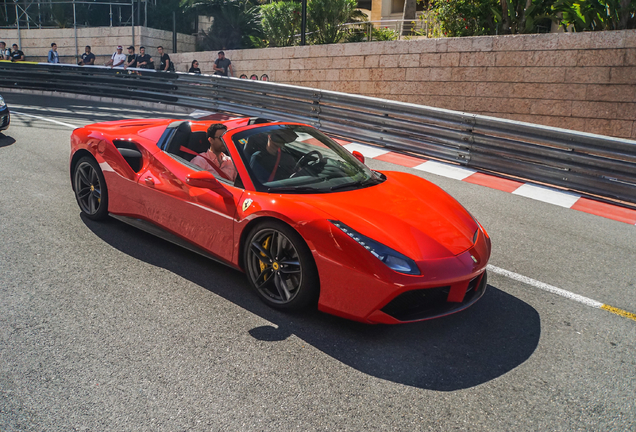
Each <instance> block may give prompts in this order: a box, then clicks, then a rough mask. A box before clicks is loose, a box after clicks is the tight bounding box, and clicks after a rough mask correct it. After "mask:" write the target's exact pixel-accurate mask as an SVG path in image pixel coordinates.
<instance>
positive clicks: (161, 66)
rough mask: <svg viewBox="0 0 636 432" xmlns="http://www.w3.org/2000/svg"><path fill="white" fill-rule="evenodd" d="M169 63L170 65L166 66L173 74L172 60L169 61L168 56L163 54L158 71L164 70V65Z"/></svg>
mask: <svg viewBox="0 0 636 432" xmlns="http://www.w3.org/2000/svg"><path fill="white" fill-rule="evenodd" d="M168 62H170V65H169V66H168V71H170V72H173V71H174V65H173V64H172V60H170V56H169V55H168V54H164V55H162V56H161V63H160V64H159V69H160V70H162V71H165V70H166V63H168Z"/></svg>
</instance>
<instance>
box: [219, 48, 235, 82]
mask: <svg viewBox="0 0 636 432" xmlns="http://www.w3.org/2000/svg"><path fill="white" fill-rule="evenodd" d="M228 71H229V72H230V73H229V74H228ZM214 75H221V76H232V75H234V72H233V71H232V62H231V61H230V59H229V58H225V53H224V52H223V51H219V58H217V59H216V60H214Z"/></svg>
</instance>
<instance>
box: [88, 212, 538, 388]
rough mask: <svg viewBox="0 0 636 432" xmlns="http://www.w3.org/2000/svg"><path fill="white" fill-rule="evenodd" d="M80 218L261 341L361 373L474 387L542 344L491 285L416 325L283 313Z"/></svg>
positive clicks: (189, 262)
mask: <svg viewBox="0 0 636 432" xmlns="http://www.w3.org/2000/svg"><path fill="white" fill-rule="evenodd" d="M82 219H83V221H84V223H85V225H86V226H87V227H88V228H89V229H90V230H91V231H92V232H93V233H95V234H96V235H97V236H98V237H100V238H101V239H102V240H103V241H105V242H106V243H108V244H109V245H110V246H112V247H114V248H115V249H117V250H119V251H121V252H123V253H125V254H127V255H129V256H132V257H134V258H136V259H139V260H142V261H144V262H146V263H149V264H152V265H154V266H157V267H161V268H164V269H166V270H169V271H171V272H173V273H174V274H177V275H179V276H181V277H183V278H185V279H187V280H190V281H191V282H193V283H195V284H197V285H199V286H201V287H203V288H205V289H207V290H209V291H210V292H213V293H214V294H217V295H219V296H221V297H223V298H225V299H226V300H228V301H231V302H233V303H235V304H236V305H238V306H240V307H242V308H244V309H246V310H248V311H249V312H251V313H254V314H256V315H258V316H260V317H262V318H264V319H265V320H267V321H269V322H270V323H273V325H271V326H270V325H266V326H261V327H256V328H253V329H251V330H250V331H249V333H250V335H251V336H252V337H254V338H255V339H258V340H260V341H271V342H275V341H281V340H284V339H286V338H288V337H289V336H290V335H295V336H297V337H298V338H300V339H302V340H304V341H305V342H307V343H308V344H310V345H312V346H313V347H315V348H317V349H319V350H321V351H323V352H324V353H326V354H327V355H330V356H332V357H333V358H335V359H337V360H339V361H341V362H342V363H344V364H346V365H348V366H350V367H352V368H354V369H357V370H359V371H360V372H363V373H366V374H369V375H371V376H374V377H377V378H381V379H385V380H389V381H392V382H395V383H401V384H405V385H408V386H413V387H418V388H424V389H430V390H438V391H453V390H459V389H466V388H470V387H474V386H477V385H479V384H483V383H485V382H487V381H490V380H492V379H494V378H497V377H499V376H501V375H503V374H505V373H507V372H509V371H511V370H512V369H514V368H516V367H517V366H519V365H520V364H522V363H523V362H524V361H526V360H527V359H528V358H529V357H530V356H531V355H532V353H533V352H534V350H535V349H536V347H537V345H538V343H539V337H540V334H541V320H540V317H539V314H538V312H537V311H536V310H535V309H534V308H532V307H531V306H530V305H528V304H527V303H525V302H523V301H521V300H519V299H517V298H515V297H513V296H511V295H509V294H507V293H505V292H503V291H501V290H499V289H497V288H496V287H495V286H492V285H489V286H488V288H487V290H486V294H485V295H484V297H483V298H482V299H481V300H480V301H478V302H477V303H476V304H475V305H473V306H472V307H470V308H468V309H467V310H465V311H463V312H460V313H457V314H454V315H450V316H448V317H444V318H439V319H435V320H431V321H425V322H420V323H413V324H404V325H397V326H388V325H366V324H361V323H356V322H352V321H348V320H344V319H341V318H338V317H334V316H330V315H327V314H323V313H320V312H318V311H305V312H302V313H294V314H290V313H282V312H279V311H277V310H274V309H271V308H269V307H268V306H266V305H265V304H264V303H262V302H261V301H260V300H259V299H258V298H257V296H256V294H255V293H254V292H252V291H251V288H250V287H249V285H248V283H247V280H246V279H245V275H243V274H242V273H241V272H239V271H236V270H232V269H230V268H228V267H225V266H223V265H222V264H218V263H216V262H214V261H212V260H209V259H206V258H204V257H202V256H199V255H197V254H195V253H192V252H190V251H187V250H185V249H182V248H181V247H179V246H175V245H172V244H171V243H169V242H166V241H164V240H161V239H159V238H156V237H154V236H152V235H150V234H146V233H145V232H143V231H140V230H138V229H136V228H133V227H130V226H128V225H126V224H124V223H121V222H119V221H116V220H114V219H110V220H108V221H106V222H94V221H91V220H89V219H87V218H85V217H83V215H82Z"/></svg>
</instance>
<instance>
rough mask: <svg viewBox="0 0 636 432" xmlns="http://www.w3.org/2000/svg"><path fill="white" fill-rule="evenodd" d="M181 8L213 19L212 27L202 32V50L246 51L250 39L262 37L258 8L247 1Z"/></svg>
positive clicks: (218, 0) (189, 3) (211, 0)
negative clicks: (243, 49)
mask: <svg viewBox="0 0 636 432" xmlns="http://www.w3.org/2000/svg"><path fill="white" fill-rule="evenodd" d="M182 4H184V5H185V6H186V7H187V9H194V10H196V11H197V13H198V14H200V15H207V16H211V17H213V18H214V22H213V23H212V27H210V29H209V30H208V31H203V33H204V35H205V36H204V39H203V41H202V43H201V47H202V48H203V49H204V50H217V49H240V48H250V47H252V46H253V38H254V37H257V38H258V37H260V36H261V35H262V29H261V15H260V10H259V7H258V6H256V5H254V4H253V3H252V2H251V1H250V0H204V1H201V2H197V0H185V1H184V2H183V3H182Z"/></svg>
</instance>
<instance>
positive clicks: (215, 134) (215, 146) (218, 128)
mask: <svg viewBox="0 0 636 432" xmlns="http://www.w3.org/2000/svg"><path fill="white" fill-rule="evenodd" d="M226 130H227V126H225V125H224V124H221V123H213V124H211V125H210V127H209V128H208V142H209V143H210V150H212V151H213V152H215V153H219V152H222V151H223V150H225V144H224V143H223V140H222V139H221V136H222V135H223V134H224V133H225V131H226Z"/></svg>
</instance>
